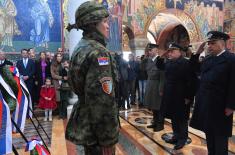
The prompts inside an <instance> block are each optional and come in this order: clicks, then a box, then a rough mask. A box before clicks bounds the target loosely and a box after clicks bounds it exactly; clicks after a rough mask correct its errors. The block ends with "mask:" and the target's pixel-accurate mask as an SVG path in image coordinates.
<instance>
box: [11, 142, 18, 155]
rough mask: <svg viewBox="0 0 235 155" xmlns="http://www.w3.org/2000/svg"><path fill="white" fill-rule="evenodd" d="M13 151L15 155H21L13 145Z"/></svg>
mask: <svg viewBox="0 0 235 155" xmlns="http://www.w3.org/2000/svg"><path fill="white" fill-rule="evenodd" d="M12 151H13V152H14V154H15V155H19V153H18V152H17V150H16V148H15V146H14V145H13V144H12Z"/></svg>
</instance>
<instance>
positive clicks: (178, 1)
mask: <svg viewBox="0 0 235 155" xmlns="http://www.w3.org/2000/svg"><path fill="white" fill-rule="evenodd" d="M125 2H126V4H123V5H124V6H125V8H124V10H126V12H127V13H126V14H125V13H124V17H123V21H126V20H127V21H126V22H127V23H128V24H129V26H130V27H132V30H133V32H134V34H135V35H137V36H138V35H142V34H143V33H144V32H145V30H146V29H147V27H145V26H146V25H147V23H148V22H149V21H151V19H150V18H152V16H153V15H157V14H156V13H157V12H159V11H160V12H162V11H163V10H167V9H168V10H171V9H177V10H181V11H182V10H183V11H184V12H185V13H187V14H188V15H189V17H190V18H192V21H194V23H195V24H196V25H197V28H198V29H199V31H200V33H201V35H202V38H204V37H205V35H206V33H207V32H208V31H209V30H212V29H213V30H222V27H223V11H222V10H223V2H222V1H220V0H218V1H212V0H197V1H195V0H155V1H152V0H126V1H125ZM129 4H131V5H129ZM125 16H127V17H125ZM195 24H194V25H195Z"/></svg>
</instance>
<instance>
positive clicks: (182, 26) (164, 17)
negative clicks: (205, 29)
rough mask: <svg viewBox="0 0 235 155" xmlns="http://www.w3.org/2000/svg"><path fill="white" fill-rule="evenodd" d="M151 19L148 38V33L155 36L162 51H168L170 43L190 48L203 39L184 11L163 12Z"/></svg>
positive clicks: (147, 26) (147, 30) (169, 10)
mask: <svg viewBox="0 0 235 155" xmlns="http://www.w3.org/2000/svg"><path fill="white" fill-rule="evenodd" d="M151 19H152V20H151V21H149V23H148V24H147V25H146V28H147V29H146V36H148V32H151V33H152V34H154V36H155V39H156V42H157V44H159V47H160V49H161V50H162V51H165V50H166V48H167V46H168V43H169V42H176V43H178V44H180V45H181V46H188V45H189V44H191V43H197V42H198V41H200V39H201V36H200V33H199V32H198V29H197V26H196V24H195V23H194V21H193V20H192V19H191V18H190V16H189V15H188V14H186V13H185V12H183V11H179V10H176V9H168V10H163V11H160V12H157V13H156V14H154V15H153V16H152V18H151ZM148 39H149V38H148ZM149 40H150V39H149Z"/></svg>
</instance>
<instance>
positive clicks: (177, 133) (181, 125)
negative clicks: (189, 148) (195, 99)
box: [171, 118, 188, 144]
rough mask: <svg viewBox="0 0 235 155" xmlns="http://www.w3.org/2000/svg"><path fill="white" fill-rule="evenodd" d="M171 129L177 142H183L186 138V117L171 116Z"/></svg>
mask: <svg viewBox="0 0 235 155" xmlns="http://www.w3.org/2000/svg"><path fill="white" fill-rule="evenodd" d="M171 123H172V130H173V134H174V138H176V139H177V141H178V143H180V144H184V143H185V142H186V141H187V138H188V121H187V120H186V119H178V118H172V119H171Z"/></svg>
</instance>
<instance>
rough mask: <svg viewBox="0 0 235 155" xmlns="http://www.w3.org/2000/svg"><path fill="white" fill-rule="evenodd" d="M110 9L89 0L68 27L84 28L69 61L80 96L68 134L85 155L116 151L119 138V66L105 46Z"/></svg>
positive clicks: (112, 154)
mask: <svg viewBox="0 0 235 155" xmlns="http://www.w3.org/2000/svg"><path fill="white" fill-rule="evenodd" d="M108 16H109V13H108V12H107V10H106V9H105V8H104V7H103V6H102V5H100V4H98V3H97V2H93V1H88V2H85V3H83V4H81V5H80V6H79V8H78V9H77V11H76V14H75V17H76V20H75V21H76V23H75V24H74V25H70V26H69V27H68V29H69V30H70V29H72V28H75V29H81V30H83V38H82V39H81V40H80V42H79V43H78V45H77V46H76V48H75V50H74V52H73V54H72V58H71V64H70V70H69V82H70V86H71V87H72V89H73V91H74V92H75V93H76V94H77V95H78V97H79V103H77V104H76V105H74V108H73V111H72V114H71V117H70V119H69V122H68V126H67V129H66V138H67V139H68V140H70V141H72V142H73V143H75V144H77V145H83V146H84V149H85V154H86V155H114V154H115V144H116V143H117V142H118V135H119V124H118V108H117V104H116V101H115V91H114V89H115V83H116V82H117V70H116V65H115V60H114V55H113V54H112V53H111V52H109V51H108V50H107V49H106V48H105V46H106V43H105V39H107V38H108V36H109V25H108Z"/></svg>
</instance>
